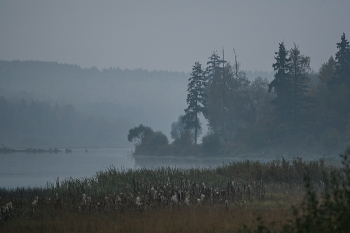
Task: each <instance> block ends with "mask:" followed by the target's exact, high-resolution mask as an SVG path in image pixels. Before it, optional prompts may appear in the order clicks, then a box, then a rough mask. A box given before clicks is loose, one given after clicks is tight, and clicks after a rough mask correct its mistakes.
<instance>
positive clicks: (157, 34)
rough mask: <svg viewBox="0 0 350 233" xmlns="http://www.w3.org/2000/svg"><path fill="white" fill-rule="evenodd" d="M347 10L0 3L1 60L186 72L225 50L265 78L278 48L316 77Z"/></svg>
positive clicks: (294, 5)
mask: <svg viewBox="0 0 350 233" xmlns="http://www.w3.org/2000/svg"><path fill="white" fill-rule="evenodd" d="M349 10H350V0H332V1H325V0H293V1H287V0H285V1H284V0H265V1H264V0H256V1H250V0H244V1H243V0H241V1H235V0H231V1H229V0H222V1H213V0H202V1H191V0H173V1H169V0H164V1H160V0H159V1H157V0H139V1H133V0H125V1H118V0H110V1H105V0H99V1H96V0H91V1H87V0H86V1H84V0H81V1H77V0H67V1H66V0H60V1H57V0H54V1H51V0H21V1H18V0H1V1H0V60H40V61H56V62H59V63H68V64H77V65H80V66H82V67H87V68H89V67H91V66H96V67H97V68H99V69H103V68H109V67H120V68H122V69H136V68H143V69H148V70H154V69H155V70H169V71H185V72H188V71H191V69H192V66H193V65H194V63H195V62H196V61H199V62H200V63H202V65H203V66H206V64H205V63H206V62H207V60H208V57H209V56H210V55H211V53H212V52H213V51H214V50H217V51H218V53H220V55H221V51H222V48H223V47H224V49H225V58H227V60H230V61H231V62H232V61H233V59H234V55H233V51H232V49H233V48H235V50H236V53H237V55H238V61H239V62H240V63H241V67H242V69H246V70H253V71H254V70H262V71H272V63H274V61H275V60H274V52H275V51H277V50H278V43H280V42H282V41H284V43H285V45H286V48H288V49H290V48H291V47H293V43H294V42H295V43H296V44H297V45H299V49H300V50H301V53H302V54H304V55H307V56H310V57H311V67H312V68H313V69H314V70H316V71H318V69H319V68H320V66H321V64H322V63H324V62H326V61H327V60H328V58H329V57H330V56H331V55H333V56H334V54H335V52H336V51H337V48H336V43H337V42H339V41H340V37H341V34H342V33H343V32H345V34H346V36H347V38H348V40H349V39H350V13H349Z"/></svg>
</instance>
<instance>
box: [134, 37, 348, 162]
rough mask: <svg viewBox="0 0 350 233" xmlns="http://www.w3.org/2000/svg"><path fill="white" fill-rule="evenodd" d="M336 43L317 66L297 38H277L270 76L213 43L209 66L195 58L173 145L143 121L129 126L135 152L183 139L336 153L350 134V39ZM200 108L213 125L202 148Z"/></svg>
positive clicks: (184, 142)
mask: <svg viewBox="0 0 350 233" xmlns="http://www.w3.org/2000/svg"><path fill="white" fill-rule="evenodd" d="M336 46H337V49H338V51H337V52H336V54H335V57H333V56H330V58H329V60H328V61H326V62H325V63H324V64H322V66H321V67H320V69H319V71H318V73H316V72H314V71H312V70H311V69H310V61H311V58H310V57H308V56H306V55H303V54H302V52H301V51H300V49H299V47H298V46H297V45H296V44H294V45H293V46H292V47H291V48H290V49H287V48H286V47H285V44H284V43H283V42H282V43H280V44H279V47H278V50H277V52H275V63H274V64H271V65H272V67H273V69H274V71H275V74H274V78H273V80H272V81H269V80H268V79H266V78H262V77H256V78H255V79H254V80H249V79H248V78H247V75H246V72H244V71H242V70H241V69H240V63H239V62H238V61H237V59H235V61H234V63H233V64H230V63H229V62H227V61H225V58H224V56H225V54H224V51H222V56H221V57H220V55H219V54H218V53H217V51H214V52H213V53H212V55H211V56H210V57H209V60H208V62H207V64H206V65H207V66H206V67H205V68H202V65H201V64H200V63H199V62H196V63H195V64H194V65H193V70H192V73H191V74H190V76H191V77H190V78H189V82H188V88H187V91H188V94H187V99H186V101H187V105H188V106H187V108H186V109H185V110H184V112H185V113H184V115H181V116H180V117H179V120H178V122H174V123H173V124H172V132H171V135H172V138H173V139H174V142H173V145H172V146H168V145H167V143H166V140H164V139H163V138H164V135H161V134H160V132H153V133H152V131H150V130H149V129H147V126H143V125H140V126H138V127H135V128H134V129H133V130H131V131H129V138H130V139H131V140H130V141H132V140H135V139H137V140H136V150H135V152H136V153H154V152H156V151H157V149H159V150H160V151H161V154H162V153H164V151H167V150H165V149H164V148H168V153H170V154H172V153H178V148H177V147H178V146H181V147H188V148H191V149H190V150H186V151H185V153H188V151H190V152H191V153H193V151H195V152H194V153H198V154H203V153H210V154H228V155H230V154H233V155H237V154H240V153H253V152H259V153H260V156H261V155H265V152H267V153H269V154H270V155H271V154H276V155H278V154H279V155H280V154H287V155H291V156H300V155H306V154H309V155H312V154H318V155H320V154H324V155H330V154H338V152H341V151H342V150H343V149H344V148H345V147H346V144H347V143H348V142H349V139H350V138H349V137H350V46H349V42H348V40H347V39H346V37H345V34H343V35H341V41H340V42H339V43H336ZM235 58H237V56H235ZM200 115H202V116H204V118H205V119H206V120H207V121H208V126H209V133H208V134H207V135H204V137H203V139H202V141H203V143H202V145H201V146H202V148H201V149H200V148H199V147H195V148H196V149H193V148H194V146H193V145H196V144H197V137H198V135H199V132H200V129H201V128H202V125H201V123H200V121H199V116H200ZM150 132H151V133H150ZM155 136H157V137H158V141H157V140H155V139H154V137H155ZM150 139H152V140H150ZM155 141H156V142H157V143H158V144H159V145H158V147H157V148H154V147H153V148H151V149H155V150H156V151H154V150H150V148H149V147H147V146H146V145H147V143H149V142H152V143H154V142H155ZM142 148H147V150H145V149H142ZM174 148H175V149H174Z"/></svg>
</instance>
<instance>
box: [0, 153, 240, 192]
mask: <svg viewBox="0 0 350 233" xmlns="http://www.w3.org/2000/svg"><path fill="white" fill-rule="evenodd" d="M131 151H132V149H131V148H128V149H98V150H88V151H87V152H86V151H85V150H73V152H72V153H65V152H60V153H57V154H54V153H37V154H26V153H10V154H0V187H1V188H16V187H28V186H29V187H45V185H46V184H47V182H50V183H55V180H56V179H57V177H59V179H60V180H64V179H65V178H69V177H73V178H81V177H92V176H94V175H95V174H96V172H98V171H101V170H106V169H107V168H109V167H110V166H114V167H115V168H117V169H130V168H131V169H137V168H141V167H145V168H150V169H154V168H158V167H162V166H170V167H178V168H191V167H194V168H197V167H216V166H218V165H222V164H223V163H229V162H232V161H239V160H242V159H235V158H193V157H180V158H179V157H172V156H164V157H159V156H136V157H134V156H130V154H131Z"/></svg>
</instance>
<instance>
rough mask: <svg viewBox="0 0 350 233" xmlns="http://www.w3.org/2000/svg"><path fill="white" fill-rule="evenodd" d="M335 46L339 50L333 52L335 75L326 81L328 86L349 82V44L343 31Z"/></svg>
mask: <svg viewBox="0 0 350 233" xmlns="http://www.w3.org/2000/svg"><path fill="white" fill-rule="evenodd" d="M337 48H338V49H339V50H338V52H337V53H336V54H335V61H336V65H335V76H333V78H332V80H331V81H330V82H329V83H328V85H329V86H330V87H332V86H335V85H340V84H348V83H350V45H349V41H348V40H347V39H346V37H345V33H343V35H342V36H341V41H340V42H339V43H337Z"/></svg>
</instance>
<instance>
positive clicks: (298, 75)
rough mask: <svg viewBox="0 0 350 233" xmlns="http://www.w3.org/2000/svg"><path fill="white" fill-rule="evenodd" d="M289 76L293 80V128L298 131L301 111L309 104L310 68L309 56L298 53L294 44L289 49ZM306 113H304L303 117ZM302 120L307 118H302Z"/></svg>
mask: <svg viewBox="0 0 350 233" xmlns="http://www.w3.org/2000/svg"><path fill="white" fill-rule="evenodd" d="M289 58H290V66H289V68H290V71H289V73H290V77H291V79H292V81H293V84H292V85H293V95H292V104H293V105H292V112H293V121H294V130H295V132H297V131H298V128H299V122H301V118H302V112H304V113H305V110H306V108H307V107H308V106H309V103H310V98H308V97H307V92H308V88H309V86H308V85H307V81H308V77H307V72H308V71H309V70H310V57H308V56H304V55H302V54H300V50H299V48H298V46H297V45H296V44H294V48H292V49H291V50H290V53H289ZM305 116H306V115H305V114H304V117H305ZM302 120H303V121H304V122H305V121H306V120H307V119H305V118H304V119H302Z"/></svg>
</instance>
